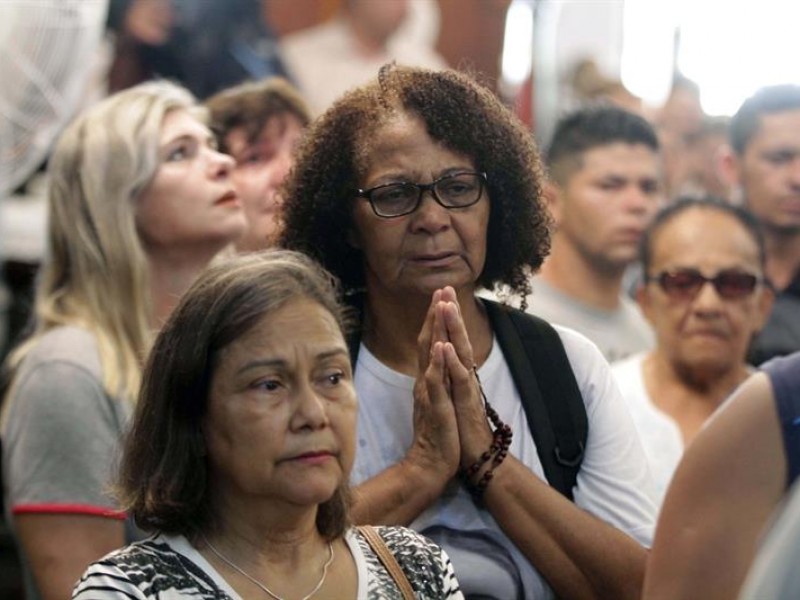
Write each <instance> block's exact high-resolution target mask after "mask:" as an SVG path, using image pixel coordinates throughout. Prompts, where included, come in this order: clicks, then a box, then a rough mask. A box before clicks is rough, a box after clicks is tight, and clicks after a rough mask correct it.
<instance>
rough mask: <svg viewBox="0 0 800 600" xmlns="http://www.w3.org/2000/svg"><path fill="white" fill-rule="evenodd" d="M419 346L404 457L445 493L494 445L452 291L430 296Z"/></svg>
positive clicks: (471, 356) (468, 344) (464, 326)
mask: <svg viewBox="0 0 800 600" xmlns="http://www.w3.org/2000/svg"><path fill="white" fill-rule="evenodd" d="M417 344H418V359H419V367H418V375H417V380H416V382H415V385H414V441H413V443H412V447H411V449H410V450H409V455H408V458H409V459H410V460H414V461H415V462H417V463H418V464H420V465H422V466H423V467H424V468H426V469H428V470H429V471H430V473H431V474H435V476H436V481H437V483H438V484H439V485H440V486H441V488H442V489H443V488H444V486H445V485H447V483H448V481H449V480H450V479H452V478H453V476H454V475H455V474H456V473H457V472H458V470H459V468H460V469H467V468H468V467H469V466H470V465H471V464H473V463H474V462H475V461H476V460H477V459H478V458H479V457H480V456H481V454H482V453H484V452H485V451H486V449H487V448H489V446H490V445H491V444H492V440H493V434H492V429H491V427H490V426H489V423H488V421H487V418H486V412H485V409H484V405H483V400H482V398H481V393H480V388H479V384H478V380H477V377H476V375H475V372H474V369H475V367H476V365H475V361H474V357H473V349H472V344H471V343H470V340H469V336H468V334H467V327H466V324H465V323H464V319H463V317H462V312H461V307H460V306H459V303H458V299H457V297H456V293H455V291H454V290H453V288H451V287H449V286H448V287H445V288H442V289H440V290H437V291H435V292H434V293H433V296H432V298H431V304H430V307H429V309H428V313H427V315H426V318H425V322H424V324H423V326H422V330H421V331H420V334H419V337H418V339H417Z"/></svg>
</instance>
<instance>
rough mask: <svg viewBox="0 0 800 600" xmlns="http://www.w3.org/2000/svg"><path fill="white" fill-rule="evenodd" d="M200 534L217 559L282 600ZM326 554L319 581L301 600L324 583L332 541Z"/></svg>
mask: <svg viewBox="0 0 800 600" xmlns="http://www.w3.org/2000/svg"><path fill="white" fill-rule="evenodd" d="M200 535H201V536H202V537H203V541H204V542H205V543H206V546H208V549H209V550H211V552H213V553H214V555H215V556H216V557H217V558H218V559H220V560H221V561H222V562H224V563H225V564H226V565H228V566H229V567H230V568H231V569H233V570H235V571H236V572H237V573H240V574H241V575H242V576H244V577H246V578H247V579H248V580H249V581H251V582H252V583H253V584H254V585H257V586H258V587H259V588H261V589H262V590H263V591H265V592H266V593H267V594H269V595H270V596H272V597H273V598H275V600H284V599H283V598H281V597H280V596H278V594H276V593H275V592H273V591H272V590H270V589H269V588H268V587H267V586H265V585H264V584H263V583H261V582H260V581H259V580H258V579H256V578H255V577H253V576H252V575H249V574H247V573H246V572H245V571H244V570H243V569H242V568H241V567H239V566H238V565H237V564H236V563H234V562H233V561H232V560H231V559H229V558H227V557H226V556H225V555H223V554H222V553H221V552H220V551H219V550H217V549H216V548H215V547H214V545H213V544H212V543H211V542H209V541H208V538H207V537H206V534H205V533H201V534H200ZM328 554H329V556H328V562H326V563H325V565H324V566H323V567H322V577H320V579H319V581H318V582H317V585H315V586H314V589H313V590H311V592H309V593H308V594H306V595H305V596H303V597H302V599H301V600H308V599H309V598H311V596H313V595H314V594H316V593H317V592H318V591H319V589H320V588H321V587H322V584H323V583H325V578H326V577H327V576H328V567H330V566H331V563H333V556H334V555H333V543H332V542H328Z"/></svg>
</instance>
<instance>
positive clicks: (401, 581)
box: [358, 525, 416, 600]
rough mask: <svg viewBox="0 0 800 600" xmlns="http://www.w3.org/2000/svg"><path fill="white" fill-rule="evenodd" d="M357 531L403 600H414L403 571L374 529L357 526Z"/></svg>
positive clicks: (367, 526) (368, 526)
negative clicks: (380, 563) (392, 580)
mask: <svg viewBox="0 0 800 600" xmlns="http://www.w3.org/2000/svg"><path fill="white" fill-rule="evenodd" d="M358 530H359V531H360V532H361V535H363V536H364V539H366V540H367V543H368V544H369V546H370V548H372V550H373V552H375V554H377V555H378V558H379V559H380V561H381V562H382V563H383V566H384V567H386V570H387V571H389V575H391V576H392V579H394V582H395V583H396V584H397V587H399V588H400V591H401V592H402V593H403V600H414V599H415V598H416V596H415V595H414V590H413V588H412V587H411V584H410V583H409V581H408V577H406V574H405V573H404V572H403V569H402V568H401V567H400V565H399V564H398V562H397V559H396V558H395V557H394V554H392V553H391V551H390V550H389V548H388V547H387V546H386V543H385V542H384V541H383V538H382V537H381V536H380V535H378V532H377V531H375V528H374V527H372V526H370V525H359V527H358Z"/></svg>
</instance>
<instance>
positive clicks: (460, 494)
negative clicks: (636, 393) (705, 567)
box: [352, 327, 656, 599]
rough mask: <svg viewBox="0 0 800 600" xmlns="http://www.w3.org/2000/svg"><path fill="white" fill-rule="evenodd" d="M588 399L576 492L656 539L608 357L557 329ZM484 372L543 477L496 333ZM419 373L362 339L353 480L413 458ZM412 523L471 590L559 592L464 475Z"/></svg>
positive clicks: (642, 466) (496, 594)
mask: <svg viewBox="0 0 800 600" xmlns="http://www.w3.org/2000/svg"><path fill="white" fill-rule="evenodd" d="M556 330H557V331H558V333H559V335H560V337H561V340H562V342H563V344H564V347H565V349H566V352H567V357H568V359H569V361H570V364H571V365H572V368H573V371H574V373H575V377H576V380H577V382H578V386H579V388H580V390H581V394H582V396H583V398H584V402H585V404H586V412H587V417H588V420H589V433H588V437H587V443H586V451H585V455H584V459H583V463H582V466H581V470H580V472H579V474H578V479H577V486H576V488H575V490H574V497H575V503H576V504H577V506H579V507H581V508H583V509H584V510H586V511H587V512H589V513H591V514H593V515H595V516H597V517H598V518H600V519H602V520H603V521H605V522H607V523H609V524H611V525H613V526H614V527H617V528H618V529H620V530H622V531H624V532H626V533H627V534H629V535H630V536H632V537H633V538H634V539H636V540H637V541H638V542H639V543H641V544H642V545H644V546H648V547H649V546H650V544H651V541H652V533H653V525H654V521H655V514H656V509H655V505H654V504H653V502H652V499H651V488H652V481H651V479H650V473H649V470H648V467H647V462H646V460H645V458H644V454H643V451H642V448H641V444H640V443H639V439H638V437H637V435H636V431H635V429H634V426H633V422H632V421H631V418H630V415H628V413H627V410H626V409H625V406H624V404H623V402H622V399H621V398H620V397H619V391H618V390H617V388H616V384H615V383H614V381H613V378H612V376H611V373H610V371H609V368H608V364H607V363H606V361H605V360H604V359H603V357H602V355H601V354H600V352H599V351H598V350H597V348H596V347H595V346H594V344H592V343H591V342H589V341H588V340H587V339H586V338H584V337H583V336H581V335H580V334H578V333H577V332H574V331H572V330H569V329H566V328H562V327H556ZM478 373H479V375H480V378H481V382H482V383H483V387H484V390H485V392H486V396H487V398H488V399H489V402H490V403H491V404H492V406H494V408H495V410H497V412H498V414H499V416H500V418H501V419H502V420H503V421H504V422H505V423H508V424H509V425H510V426H511V428H512V429H513V431H514V437H513V440H512V443H511V453H512V454H513V455H514V456H515V457H516V458H518V459H519V460H520V461H522V462H523V463H524V464H526V465H527V466H528V467H529V468H530V469H531V470H532V471H533V472H534V473H535V474H536V475H538V476H539V477H541V478H544V476H543V471H542V466H541V462H540V461H539V456H538V454H537V452H536V446H535V444H534V441H533V438H532V436H531V434H530V429H529V428H528V421H527V417H526V415H525V411H524V409H523V407H522V403H521V400H520V397H519V394H518V393H517V391H516V387H515V385H514V383H513V379H512V376H511V372H510V370H509V369H508V365H507V364H506V362H505V359H504V357H503V354H502V351H501V349H500V346H499V344H498V343H497V341H496V340H495V342H494V344H493V346H492V350H491V352H490V354H489V357H488V358H487V360H486V362H485V363H484V364H483V365H482V366H481V367H480V369H479V370H478ZM413 385H414V380H413V378H411V377H408V376H406V375H403V374H401V373H398V372H396V371H393V370H392V369H389V368H388V367H386V366H385V365H383V364H382V363H381V362H379V361H378V360H377V359H376V358H375V356H374V355H372V354H371V353H370V352H369V350H368V349H367V348H366V347H365V346H364V345H363V344H362V345H361V348H360V351H359V355H358V361H357V364H356V374H355V386H356V391H357V392H358V397H359V399H360V407H359V422H358V451H357V452H356V461H355V465H354V468H353V474H352V482H353V483H354V484H355V485H357V484H359V483H361V482H363V481H365V480H367V479H370V478H372V477H374V476H375V475H377V474H379V473H380V472H382V471H384V470H385V469H386V468H388V467H389V466H391V465H393V464H395V463H397V462H398V461H399V460H400V459H402V458H403V456H405V453H406V450H407V449H408V447H409V446H410V445H411V442H412V438H413V425H412V424H413V399H412V390H413ZM411 527H412V528H413V529H416V530H417V531H420V532H422V533H424V534H425V535H426V536H428V537H430V538H431V539H433V540H434V541H435V542H437V543H438V544H439V545H441V546H442V547H443V548H444V549H445V550H446V551H447V553H448V555H449V556H450V558H451V560H452V561H453V566H454V567H455V571H456V577H458V580H459V582H460V584H461V589H462V590H463V591H464V593H465V595H467V596H469V595H470V594H484V595H486V596H487V597H489V598H516V597H519V598H526V599H538V598H552V597H553V592H552V590H551V589H550V587H549V586H548V585H547V584H546V583H545V581H544V580H543V579H542V578H541V576H540V575H539V574H538V573H537V572H536V570H535V569H534V568H533V566H532V565H531V564H530V563H529V562H528V561H527V559H526V558H525V557H524V556H523V555H522V554H521V553H520V551H519V550H518V549H517V548H516V546H515V545H514V544H513V542H511V540H509V539H508V537H506V535H505V534H504V533H503V532H502V531H501V530H500V527H499V526H498V525H497V523H496V522H495V520H494V518H493V517H492V516H491V514H490V513H489V512H488V511H485V510H480V509H478V508H477V507H476V506H475V504H474V502H473V500H472V497H471V496H470V495H469V493H468V492H467V491H466V490H465V489H464V488H463V487H462V486H461V485H460V484H459V482H458V481H457V480H455V481H453V482H451V484H450V486H449V487H448V488H447V489H446V491H445V493H444V494H443V495H442V496H441V497H440V498H439V500H438V501H437V502H435V503H434V504H433V505H431V506H430V507H429V508H428V509H427V510H425V511H424V512H423V513H422V514H421V515H420V516H419V517H418V518H417V519H415V520H414V522H412V523H411Z"/></svg>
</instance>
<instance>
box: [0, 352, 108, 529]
mask: <svg viewBox="0 0 800 600" xmlns="http://www.w3.org/2000/svg"><path fill="white" fill-rule="evenodd" d="M20 375H21V379H20V380H19V381H18V382H16V383H17V385H16V390H15V392H14V398H13V405H12V406H11V407H10V413H9V415H8V422H7V423H6V428H5V435H4V439H3V454H4V457H3V458H4V465H3V471H4V473H3V475H4V479H5V483H6V492H7V497H6V502H7V503H8V506H9V509H10V510H11V512H12V513H20V512H46V513H47V512H54V513H56V512H65V513H84V514H107V513H108V511H109V509H112V510H113V509H114V507H115V503H114V502H113V500H112V499H111V497H110V496H109V494H108V485H109V483H110V481H111V477H112V474H113V472H114V471H115V467H116V461H117V455H118V446H119V440H120V436H121V434H122V426H123V423H122V422H121V419H120V414H121V413H120V412H119V411H118V408H116V407H115V406H114V404H115V403H117V402H120V401H119V400H114V399H111V398H109V397H108V396H107V395H106V394H105V393H104V391H103V388H102V385H101V383H100V381H98V379H97V378H96V377H95V376H94V375H93V374H92V373H91V372H89V371H88V370H87V369H84V368H83V367H82V366H81V365H80V364H77V363H71V362H68V361H61V360H55V361H47V362H43V363H40V364H38V365H36V366H35V367H34V368H32V369H30V370H27V371H26V372H24V373H21V374H20Z"/></svg>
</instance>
